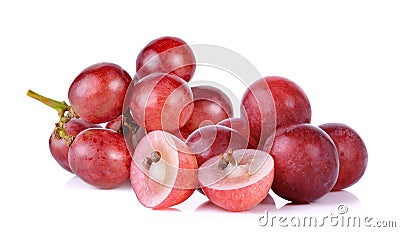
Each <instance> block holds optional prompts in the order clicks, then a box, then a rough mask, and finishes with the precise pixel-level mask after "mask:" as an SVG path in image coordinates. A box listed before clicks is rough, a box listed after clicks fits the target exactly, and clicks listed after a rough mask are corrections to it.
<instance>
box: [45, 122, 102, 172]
mask: <svg viewBox="0 0 400 232" xmlns="http://www.w3.org/2000/svg"><path fill="white" fill-rule="evenodd" d="M63 127H64V130H65V132H66V133H67V134H68V135H69V136H72V137H75V136H77V135H78V133H79V132H81V131H83V130H85V129H88V128H96V127H97V128H98V127H100V126H98V125H95V124H92V123H88V122H86V121H84V120H83V119H76V118H72V119H71V120H70V121H68V122H67V123H65V124H64V126H63ZM57 137H58V136H56V135H55V133H54V132H53V133H51V136H50V139H49V148H50V153H51V155H52V156H53V158H54V159H55V160H56V161H57V163H58V164H59V165H60V166H61V167H63V168H64V169H65V170H67V171H69V172H72V170H71V167H70V166H69V163H68V151H69V145H68V142H67V141H66V140H65V139H62V138H57Z"/></svg>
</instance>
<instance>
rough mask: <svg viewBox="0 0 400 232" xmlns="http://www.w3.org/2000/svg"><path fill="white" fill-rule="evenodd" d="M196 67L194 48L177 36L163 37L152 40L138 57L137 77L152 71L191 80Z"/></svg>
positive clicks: (139, 77)
mask: <svg viewBox="0 0 400 232" xmlns="http://www.w3.org/2000/svg"><path fill="white" fill-rule="evenodd" d="M195 69H196V60H195V57H194V54H193V51H192V49H191V48H190V46H189V45H187V44H186V42H185V41H183V40H181V39H179V38H176V37H168V36H167V37H161V38H158V39H155V40H153V41H151V42H150V43H149V44H147V45H146V47H144V48H143V49H142V51H141V52H140V53H139V55H138V57H137V59H136V71H137V78H138V79H141V78H143V77H145V76H147V75H149V74H151V73H156V72H160V73H170V74H174V75H176V76H178V77H180V78H182V79H183V80H185V81H187V82H188V81H189V80H190V79H191V78H192V76H193V74H194V71H195Z"/></svg>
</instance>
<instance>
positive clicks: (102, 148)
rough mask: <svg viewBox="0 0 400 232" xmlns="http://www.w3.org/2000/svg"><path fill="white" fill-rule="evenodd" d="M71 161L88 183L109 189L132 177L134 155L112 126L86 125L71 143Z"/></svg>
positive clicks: (73, 168) (72, 166)
mask: <svg viewBox="0 0 400 232" xmlns="http://www.w3.org/2000/svg"><path fill="white" fill-rule="evenodd" d="M68 161H69V164H70V166H71V169H72V171H73V172H74V173H75V174H76V175H77V176H78V177H80V178H81V179H82V180H83V181H85V182H86V183H88V184H90V185H93V186H95V187H98V188H103V189H110V188H116V187H118V186H120V185H122V184H123V183H124V182H125V181H127V180H128V179H129V173H130V171H129V169H130V164H131V156H130V154H129V151H128V149H127V147H126V145H125V140H124V137H123V136H122V135H121V134H118V133H117V132H115V131H112V130H109V129H101V128H95V129H86V130H84V131H82V132H80V133H79V134H78V136H76V138H75V140H74V142H73V143H72V145H71V147H70V149H69V153H68Z"/></svg>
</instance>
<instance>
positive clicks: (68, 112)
mask: <svg viewBox="0 0 400 232" xmlns="http://www.w3.org/2000/svg"><path fill="white" fill-rule="evenodd" d="M26 95H28V96H29V97H31V98H33V99H36V100H38V101H40V102H42V103H43V104H45V105H47V106H49V107H51V108H53V109H55V110H56V111H57V113H58V117H59V121H58V123H56V127H55V128H54V135H55V137H56V138H57V139H65V140H66V141H67V142H68V144H69V145H70V144H71V143H72V140H73V137H72V136H70V135H68V133H67V132H66V131H65V129H64V124H65V123H67V122H68V121H69V120H71V118H79V117H78V115H77V114H76V113H75V112H74V111H73V109H72V108H71V106H69V105H68V104H67V103H66V102H65V101H56V100H53V99H51V98H48V97H45V96H43V95H40V94H38V93H36V92H34V91H32V90H28V92H27V93H26Z"/></svg>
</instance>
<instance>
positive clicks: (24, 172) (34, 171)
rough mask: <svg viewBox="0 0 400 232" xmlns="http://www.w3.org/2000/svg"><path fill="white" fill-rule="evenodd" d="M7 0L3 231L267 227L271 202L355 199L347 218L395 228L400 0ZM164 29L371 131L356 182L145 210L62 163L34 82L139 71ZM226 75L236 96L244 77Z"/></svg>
mask: <svg viewBox="0 0 400 232" xmlns="http://www.w3.org/2000/svg"><path fill="white" fill-rule="evenodd" d="M7 2H8V3H5V1H2V2H1V3H0V33H1V35H0V78H1V82H2V83H1V84H0V88H1V89H0V90H1V91H0V93H1V114H0V115H1V123H2V133H1V159H0V178H1V181H0V186H1V195H0V196H1V197H0V212H1V214H2V216H1V218H0V231H28V230H29V231H39V230H40V231H45V230H52V231H53V230H54V231H84V230H86V231H107V230H108V231H110V230H112V231H117V230H124V231H138V230H153V229H154V231H155V230H168V231H172V230H176V231H200V230H201V231H218V230H225V231H227V230H232V229H233V230H240V229H243V230H246V231H270V230H271V228H270V227H260V226H259V224H258V219H259V218H260V217H261V216H263V215H264V211H265V210H268V212H269V213H270V216H271V214H272V215H275V216H288V215H296V216H305V215H308V216H318V217H320V218H322V217H323V216H330V215H337V206H338V205H339V204H341V203H344V204H346V205H347V206H348V209H349V212H348V213H347V214H346V215H345V216H349V215H353V216H354V215H364V216H370V217H374V218H377V219H381V220H397V225H398V226H400V218H399V216H398V207H399V206H400V204H399V200H398V194H399V193H400V191H399V190H398V186H399V184H398V177H399V168H398V165H399V162H400V159H399V156H400V153H399V149H398V145H399V138H400V137H399V133H398V132H399V130H400V125H399V123H398V120H399V118H400V113H399V99H400V91H399V90H398V88H399V87H398V86H399V85H398V83H399V82H398V79H399V77H400V68H399V67H400V66H399V64H400V42H399V41H400V35H399V28H400V25H399V24H400V23H399V22H400V14H399V12H400V7H399V6H398V4H397V3H396V1H340V0H337V1H330V2H329V3H327V1H259V2H258V3H256V2H254V3H253V2H252V1H245V3H242V4H239V3H235V2H234V1H205V0H203V1H198V2H194V1H193V3H192V4H189V1H181V2H179V1H136V3H134V1H126V2H123V1H109V2H105V1H63V3H61V1H43V0H36V1H17V0H16V1H7ZM272 2H273V3H272ZM322 2H324V3H322ZM165 35H171V36H177V37H180V38H182V39H184V40H185V41H186V42H187V43H189V44H213V45H219V46H223V47H226V48H229V49H232V50H234V51H236V52H237V53H239V54H241V55H243V56H244V57H246V58H247V59H248V60H249V61H250V62H251V63H252V64H254V65H255V66H256V67H257V68H258V70H259V71H260V72H261V73H262V74H263V75H281V76H284V77H288V78H290V79H292V80H293V81H295V82H296V83H298V84H299V85H300V86H301V87H302V88H303V89H304V91H305V92H306V93H307V94H308V97H309V99H310V101H311V105H312V109H313V118H312V123H313V124H314V125H319V124H321V123H325V122H342V123H346V124H348V125H350V126H352V127H353V128H354V129H355V130H357V131H358V132H359V134H360V135H361V136H362V137H363V139H364V141H365V143H366V145H367V148H368V152H369V165H368V168H367V171H366V173H365V175H364V177H363V178H362V180H361V181H360V182H358V183H357V184H356V185H354V186H353V187H350V188H348V189H347V190H346V192H339V193H335V194H329V195H328V196H326V197H325V198H323V199H321V200H320V201H317V202H316V203H314V204H311V205H289V206H284V207H282V204H283V202H281V201H279V200H278V199H277V200H276V204H275V205H274V204H273V203H271V201H270V200H268V201H266V202H264V203H263V204H261V205H259V206H258V207H256V208H255V209H253V210H251V211H249V212H244V213H228V212H225V211H223V210H220V209H218V208H216V207H213V206H211V205H210V204H207V200H206V198H205V197H204V196H202V195H200V194H199V193H197V192H196V193H195V194H194V195H193V196H192V197H191V198H190V199H189V200H188V201H186V202H185V203H183V204H181V205H179V206H177V207H174V209H171V210H164V211H154V210H150V209H147V208H145V207H143V206H142V205H140V204H139V203H138V201H137V199H136V198H135V195H134V192H133V191H132V189H131V188H130V186H129V184H127V185H125V186H123V187H121V188H119V189H116V190H99V189H95V188H93V187H90V186H88V185H86V184H85V183H82V182H81V181H80V180H79V179H78V178H76V177H74V175H72V174H70V173H67V172H65V171H64V170H63V169H62V168H60V167H59V166H58V165H57V163H56V162H55V161H54V160H53V159H52V157H51V155H50V152H49V150H48V137H49V135H50V133H51V130H52V128H53V123H54V122H55V121H57V115H56V112H55V111H53V110H51V109H50V108H46V107H45V106H44V105H41V104H40V103H38V102H36V101H34V100H33V99H30V98H28V97H27V96H26V91H27V90H28V89H33V90H35V91H38V92H40V93H43V94H45V95H47V96H49V97H52V98H55V99H59V100H67V91H68V88H69V85H70V83H71V82H72V80H73V79H74V78H75V76H76V75H78V74H79V72H80V71H81V70H83V69H84V68H85V67H87V66H89V65H91V64H94V63H97V62H102V61H108V62H114V63H117V64H120V65H121V66H122V67H124V68H125V69H126V70H127V71H128V72H130V73H131V74H132V75H133V74H134V72H135V61H136V56H137V54H138V53H139V51H140V50H141V48H142V47H143V46H145V45H146V44H147V43H148V42H149V41H151V40H153V39H155V38H157V37H161V36H165ZM216 74H218V72H216ZM223 75H224V74H221V76H223ZM196 78H199V79H202V78H207V77H201V76H196ZM208 78H210V77H208ZM213 78H215V79H219V78H218V76H215V77H213ZM221 79H222V78H221ZM222 80H223V79H222ZM223 82H224V81H222V83H223ZM226 85H227V87H229V89H231V90H232V91H233V92H235V93H237V95H240V92H241V90H240V89H239V88H240V87H237V88H238V89H237V90H236V89H235V88H236V86H234V85H233V86H229V85H232V84H231V83H230V82H228V83H226ZM239 98H240V96H239ZM281 207H282V208H281ZM277 208H278V209H277ZM273 229H275V230H277V229H282V230H284V231H289V230H290V229H293V228H281V227H279V226H278V225H276V224H275V226H274V228H273ZM303 229H304V230H306V231H309V230H310V229H309V228H303ZM317 229H318V228H317ZM327 229H332V230H342V229H343V228H338V227H336V228H333V227H324V228H323V230H327ZM363 229H364V230H366V231H372V229H376V230H375V231H394V229H379V228H363ZM320 230H322V229H320Z"/></svg>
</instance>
